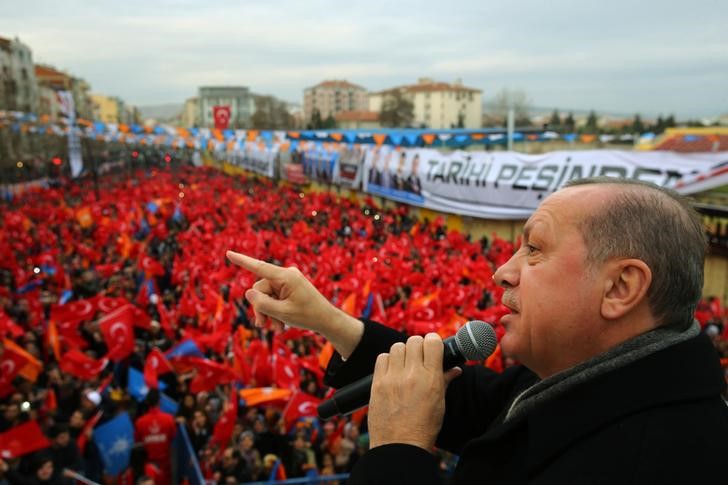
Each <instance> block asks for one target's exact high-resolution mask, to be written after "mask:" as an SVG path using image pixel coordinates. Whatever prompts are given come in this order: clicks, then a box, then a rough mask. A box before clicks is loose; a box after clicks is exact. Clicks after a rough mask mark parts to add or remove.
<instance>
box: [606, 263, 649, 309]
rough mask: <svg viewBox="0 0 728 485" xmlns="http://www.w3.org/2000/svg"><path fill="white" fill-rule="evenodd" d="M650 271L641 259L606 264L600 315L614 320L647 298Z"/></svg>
mask: <svg viewBox="0 0 728 485" xmlns="http://www.w3.org/2000/svg"><path fill="white" fill-rule="evenodd" d="M651 283H652V270H650V267H649V266H647V264H646V263H645V262H644V261H642V260H641V259H635V258H630V259H620V260H615V261H612V262H609V263H607V269H606V277H605V280H604V296H603V298H602V307H601V313H602V317H604V318H605V319H607V320H616V319H618V318H621V317H622V316H624V315H626V314H628V313H629V312H631V311H632V310H633V309H634V308H635V307H637V306H638V305H640V304H641V303H643V302H644V301H645V300H646V298H647V290H649V288H650V284H651Z"/></svg>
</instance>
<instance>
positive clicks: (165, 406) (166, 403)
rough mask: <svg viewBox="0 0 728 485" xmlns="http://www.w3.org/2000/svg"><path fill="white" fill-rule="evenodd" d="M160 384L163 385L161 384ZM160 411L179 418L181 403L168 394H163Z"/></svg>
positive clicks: (160, 400)
mask: <svg viewBox="0 0 728 485" xmlns="http://www.w3.org/2000/svg"><path fill="white" fill-rule="evenodd" d="M160 384H162V383H161V382H160ZM159 409H160V410H161V411H162V412H163V413H167V414H171V415H172V416H177V410H178V409H179V403H177V401H175V400H174V399H172V398H171V397H169V396H168V395H166V394H162V395H161V396H160V397H159Z"/></svg>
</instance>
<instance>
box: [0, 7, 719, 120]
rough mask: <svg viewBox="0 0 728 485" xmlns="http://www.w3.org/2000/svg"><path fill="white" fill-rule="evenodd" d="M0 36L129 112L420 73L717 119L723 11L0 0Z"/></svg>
mask: <svg viewBox="0 0 728 485" xmlns="http://www.w3.org/2000/svg"><path fill="white" fill-rule="evenodd" d="M0 36H5V37H14V36H18V37H20V39H21V40H22V41H23V42H25V43H26V44H28V45H29V46H30V47H31V49H32V50H33V57H34V61H35V62H41V63H48V64H51V65H54V66H55V67H57V68H59V69H62V70H66V71H67V72H69V73H71V74H73V75H75V76H79V77H82V78H84V79H86V80H87V81H88V82H90V83H91V86H92V90H93V92H98V93H102V94H106V95H115V96H120V97H122V98H123V99H124V100H126V101H127V102H130V103H132V104H136V105H149V104H161V103H176V102H179V103H181V102H182V101H184V100H185V99H186V98H188V97H191V96H194V95H195V94H196V92H197V87H198V86H200V85H243V86H248V87H250V88H251V90H253V91H254V92H256V93H262V94H273V95H275V96H278V97H280V98H282V99H285V100H288V101H295V102H301V100H302V97H303V89H304V88H305V87H308V86H312V85H314V84H317V83H318V82H320V81H322V80H324V79H332V78H336V79H347V80H349V81H352V82H354V83H357V84H360V85H362V86H364V87H365V88H367V89H369V90H380V89H383V88H387V87H392V86H395V85H401V84H409V83H414V82H416V80H417V78H418V77H423V76H427V77H432V78H434V79H436V80H441V81H447V82H452V81H453V80H455V79H456V78H461V79H462V81H463V83H464V84H465V85H466V86H471V87H476V88H479V89H482V90H483V96H484V98H485V99H490V98H492V97H493V96H494V95H495V93H496V92H497V91H499V90H500V89H502V88H511V89H522V90H525V91H526V93H527V94H528V97H529V99H530V101H531V104H532V105H534V106H538V107H547V108H560V109H562V110H564V109H591V108H594V109H596V110H597V111H603V112H605V111H609V112H618V113H619V112H622V113H636V112H640V113H642V114H644V115H647V116H655V115H657V114H660V113H661V114H669V113H674V114H675V115H677V116H678V118H681V119H684V118H687V117H699V116H713V115H717V114H720V113H728V1H726V0H691V1H690V2H684V1H674V0H661V1H658V0H628V1H625V0H611V1H605V0H600V1H589V0H580V1H577V0H574V1H572V0H528V1H520V0H519V1H516V0H502V1H500V2H493V1H490V0H473V1H453V0H450V1H420V2H409V1H396V0H387V1H383V0H382V1H380V0H368V1H366V2H351V1H348V2H347V1H329V0H300V1H294V0H262V1H224V0H215V1H208V2H204V1H192V0H187V1H154V0H150V1H137V0H126V1H123V2H118V1H114V2H111V1H106V0H99V1H90V0H89V1H77V0H64V1H62V2H59V1H57V0H51V1H42V0H23V1H22V2H21V1H17V0H15V1H14V0H0Z"/></svg>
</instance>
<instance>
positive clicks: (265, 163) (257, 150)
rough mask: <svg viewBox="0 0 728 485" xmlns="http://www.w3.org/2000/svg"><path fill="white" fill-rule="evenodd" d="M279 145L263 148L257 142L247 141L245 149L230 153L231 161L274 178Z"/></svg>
mask: <svg viewBox="0 0 728 485" xmlns="http://www.w3.org/2000/svg"><path fill="white" fill-rule="evenodd" d="M277 156H278V145H272V146H270V147H265V146H264V147H263V148H261V147H260V146H259V145H258V144H257V143H252V142H245V145H244V148H243V150H235V151H234V152H232V153H231V154H230V162H232V163H233V164H234V165H237V166H238V167H241V168H244V169H246V170H250V171H251V172H255V173H259V174H261V175H265V176H266V177H270V178H273V171H274V168H275V161H276V158H277Z"/></svg>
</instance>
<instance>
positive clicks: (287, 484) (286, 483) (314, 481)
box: [245, 473, 349, 485]
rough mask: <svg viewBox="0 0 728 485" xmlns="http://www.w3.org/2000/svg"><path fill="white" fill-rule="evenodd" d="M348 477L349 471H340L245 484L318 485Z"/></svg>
mask: <svg viewBox="0 0 728 485" xmlns="http://www.w3.org/2000/svg"><path fill="white" fill-rule="evenodd" d="M347 478H349V474H348V473H339V474H338V475H326V476H317V477H303V478H289V479H288V480H264V481H262V482H245V485H297V484H301V485H318V484H320V483H329V482H333V481H336V480H346V479H347Z"/></svg>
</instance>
